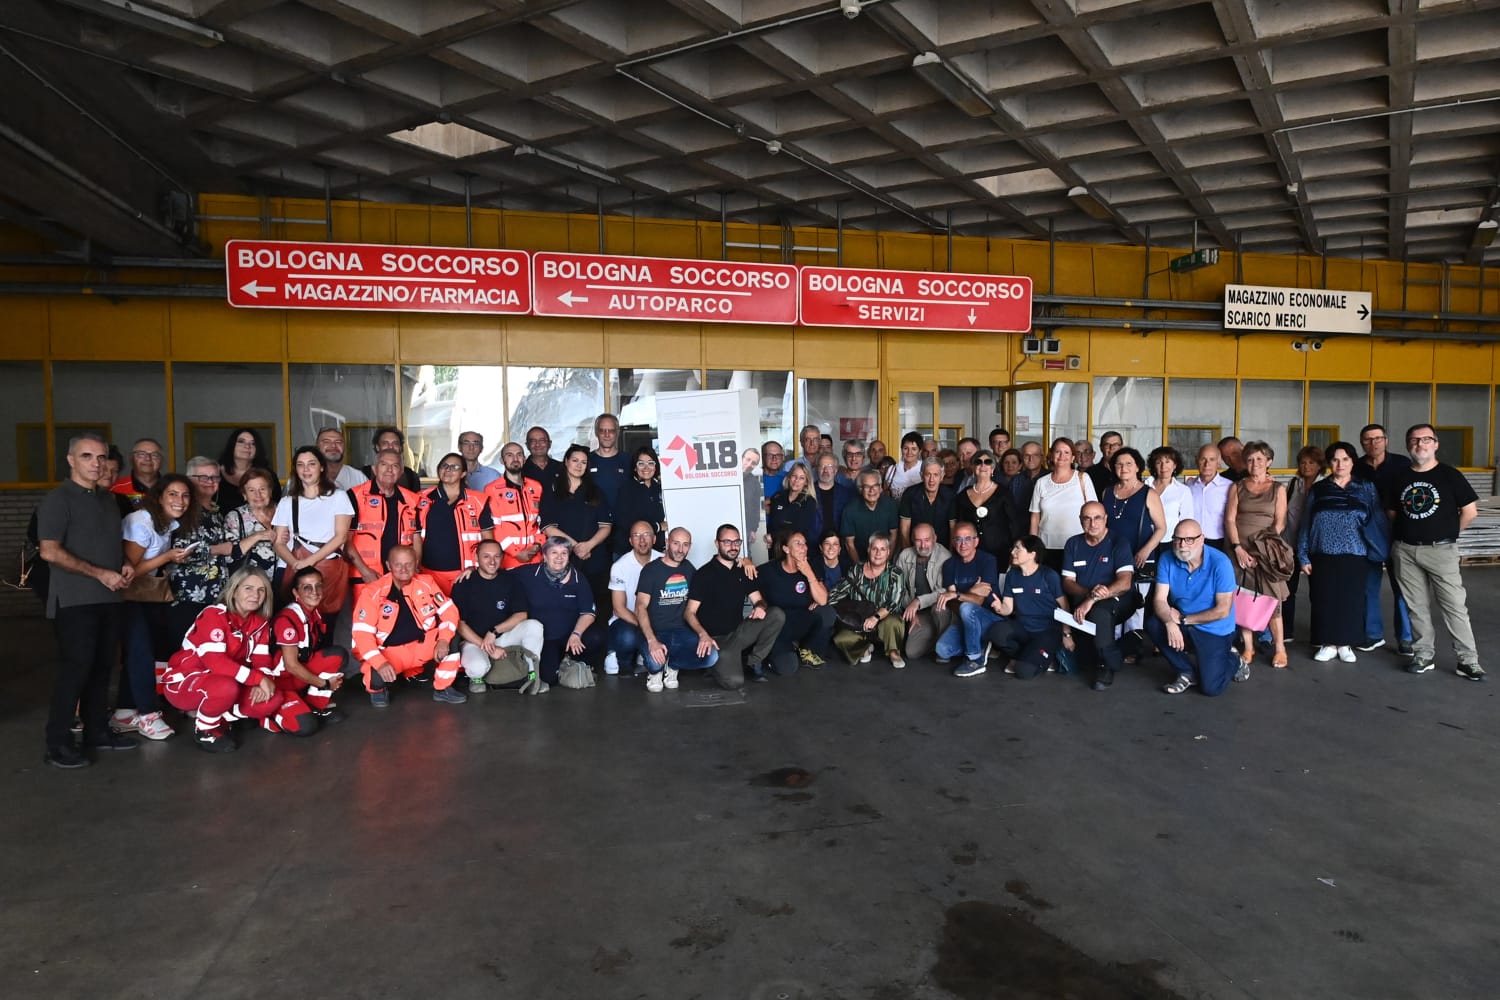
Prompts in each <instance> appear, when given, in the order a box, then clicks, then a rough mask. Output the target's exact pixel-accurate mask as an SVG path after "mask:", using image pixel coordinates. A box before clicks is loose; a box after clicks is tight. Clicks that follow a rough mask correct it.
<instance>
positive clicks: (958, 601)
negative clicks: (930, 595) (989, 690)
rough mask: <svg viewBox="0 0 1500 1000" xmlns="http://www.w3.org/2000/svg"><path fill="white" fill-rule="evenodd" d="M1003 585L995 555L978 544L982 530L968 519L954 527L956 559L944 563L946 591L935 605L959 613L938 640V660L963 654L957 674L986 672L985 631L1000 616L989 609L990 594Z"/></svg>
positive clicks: (954, 557) (954, 674)
mask: <svg viewBox="0 0 1500 1000" xmlns="http://www.w3.org/2000/svg"><path fill="white" fill-rule="evenodd" d="M999 586H1000V567H999V566H998V565H997V564H996V562H995V557H994V556H992V555H990V554H989V553H988V552H985V551H984V550H983V549H981V548H980V547H979V529H978V528H976V527H974V525H972V524H970V523H969V522H968V521H959V522H958V523H957V524H955V525H954V526H953V558H952V559H949V560H948V561H947V562H945V563H943V593H942V594H941V595H939V597H938V599H937V603H936V604H935V605H934V606H935V607H936V608H938V610H940V611H948V612H957V618H958V620H957V621H955V622H954V623H953V624H952V625H950V626H948V629H947V631H945V632H944V633H943V634H942V635H941V636H939V637H938V641H937V649H936V653H937V661H938V663H944V664H946V663H948V662H950V661H952V660H953V659H955V658H956V657H958V656H960V655H962V657H963V662H962V663H960V664H959V665H958V666H957V667H955V668H954V669H953V676H955V677H976V676H978V675H979V674H982V673H984V668H985V661H986V660H987V659H988V657H987V656H986V655H985V652H984V646H985V633H986V632H988V631H989V628H990V626H991V625H993V624H994V623H995V622H997V621H999V620H1000V616H999V615H998V614H996V613H995V612H994V611H992V610H991V609H990V606H989V604H990V595H991V594H992V593H994V591H995V589H996V588H997V587H999Z"/></svg>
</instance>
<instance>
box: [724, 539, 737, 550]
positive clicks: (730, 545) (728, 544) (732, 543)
mask: <svg viewBox="0 0 1500 1000" xmlns="http://www.w3.org/2000/svg"><path fill="white" fill-rule="evenodd" d="M719 544H720V545H722V546H724V547H725V548H726V549H737V548H739V547H740V545H741V542H740V540H739V539H738V538H721V539H719Z"/></svg>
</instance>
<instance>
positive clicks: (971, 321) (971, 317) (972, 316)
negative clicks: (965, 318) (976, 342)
mask: <svg viewBox="0 0 1500 1000" xmlns="http://www.w3.org/2000/svg"><path fill="white" fill-rule="evenodd" d="M978 318H979V317H978V316H976V315H975V314H974V309H973V308H972V307H970V309H969V325H970V326H973V325H974V321H975V320H976V319H978Z"/></svg>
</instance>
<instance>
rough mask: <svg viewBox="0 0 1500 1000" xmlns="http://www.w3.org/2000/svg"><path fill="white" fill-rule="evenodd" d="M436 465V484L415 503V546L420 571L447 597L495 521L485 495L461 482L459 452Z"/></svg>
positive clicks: (463, 466)
mask: <svg viewBox="0 0 1500 1000" xmlns="http://www.w3.org/2000/svg"><path fill="white" fill-rule="evenodd" d="M437 469H438V484H437V485H436V486H434V487H433V488H432V489H430V490H428V491H427V492H426V493H423V494H422V496H421V499H420V500H419V501H418V503H417V539H418V541H417V545H416V549H417V558H418V560H419V562H420V565H421V567H422V572H423V573H425V574H426V575H427V576H430V577H432V579H433V580H434V581H436V583H437V585H438V587H439V588H440V589H441V590H442V592H443V596H444V597H448V596H449V595H451V594H452V593H453V582H454V581H455V580H457V579H458V575H459V574H460V573H462V572H463V571H464V570H466V569H469V568H471V567H473V566H475V565H477V560H476V558H475V551H476V550H477V549H478V548H479V543H480V542H482V541H484V540H485V539H486V538H491V537H493V529H494V526H495V522H494V517H493V515H492V514H491V513H490V505H489V501H488V499H486V497H485V495H484V494H483V493H480V492H479V491H477V490H471V489H469V488H468V486H466V485H465V482H464V473H465V469H467V465H466V464H465V463H464V457H463V456H462V455H460V454H458V453H457V452H449V453H448V454H446V455H444V456H443V457H442V459H441V460H440V461H439V462H438V467H437Z"/></svg>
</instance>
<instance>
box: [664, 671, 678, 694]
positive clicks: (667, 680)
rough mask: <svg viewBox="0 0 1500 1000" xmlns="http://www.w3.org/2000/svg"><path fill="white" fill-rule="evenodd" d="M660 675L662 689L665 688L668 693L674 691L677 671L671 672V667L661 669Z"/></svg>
mask: <svg viewBox="0 0 1500 1000" xmlns="http://www.w3.org/2000/svg"><path fill="white" fill-rule="evenodd" d="M661 673H662V677H661V683H662V687H664V688H666V689H667V690H668V691H676V690H677V671H675V670H673V669H672V668H671V667H662V668H661Z"/></svg>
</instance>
